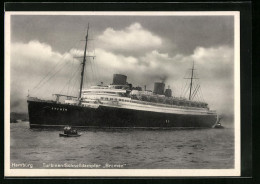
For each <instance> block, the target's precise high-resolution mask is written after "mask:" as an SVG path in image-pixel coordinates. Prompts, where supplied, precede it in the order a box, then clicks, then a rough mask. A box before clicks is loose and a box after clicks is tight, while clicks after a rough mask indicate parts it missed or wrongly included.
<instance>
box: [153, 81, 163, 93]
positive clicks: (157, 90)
mask: <svg viewBox="0 0 260 184" xmlns="http://www.w3.org/2000/svg"><path fill="white" fill-rule="evenodd" d="M164 87H165V84H164V83H163V82H155V83H154V90H153V92H154V93H155V94H158V95H163V94H164Z"/></svg>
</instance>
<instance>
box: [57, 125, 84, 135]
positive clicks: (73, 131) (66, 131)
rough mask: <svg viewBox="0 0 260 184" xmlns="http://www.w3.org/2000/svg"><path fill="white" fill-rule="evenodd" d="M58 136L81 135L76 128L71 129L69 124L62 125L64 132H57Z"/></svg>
mask: <svg viewBox="0 0 260 184" xmlns="http://www.w3.org/2000/svg"><path fill="white" fill-rule="evenodd" d="M59 135H60V137H79V136H81V135H80V134H79V133H78V131H77V129H73V128H71V127H70V126H66V127H64V133H60V134H59Z"/></svg>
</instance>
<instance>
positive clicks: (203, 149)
mask: <svg viewBox="0 0 260 184" xmlns="http://www.w3.org/2000/svg"><path fill="white" fill-rule="evenodd" d="M59 133H62V132H61V131H60V130H49V129H30V128H29V123H28V122H20V123H12V124H11V132H10V168H11V169H12V168H15V169H17V168H19V169H20V168H21V169H23V168H26V169H28V168H40V169H42V168H43V169H48V168H51V169H53V168H59V169H61V168H62V169H73V168H76V169H108V168H109V169H114V168H116V169H118V168H120V169H230V168H234V129H233V128H225V129H173V130H136V129H127V130H125V129H122V130H118V129H106V130H95V129H94V130H93V129H92V130H79V133H80V134H81V136H80V137H70V138H66V137H59Z"/></svg>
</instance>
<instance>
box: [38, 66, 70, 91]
mask: <svg viewBox="0 0 260 184" xmlns="http://www.w3.org/2000/svg"><path fill="white" fill-rule="evenodd" d="M68 63H69V61H67V62H65V63H64V64H63V65H62V66H61V68H60V69H59V70H57V71H56V72H55V73H54V74H53V75H52V76H50V77H49V79H48V80H47V81H45V82H44V83H43V84H42V87H43V86H44V85H45V84H46V83H47V82H48V81H49V80H51V79H52V78H53V77H54V76H55V75H56V74H57V73H58V72H59V71H61V69H63V68H64V67H65V66H66V65H68ZM38 90H39V88H38ZM36 91H37V90H36Z"/></svg>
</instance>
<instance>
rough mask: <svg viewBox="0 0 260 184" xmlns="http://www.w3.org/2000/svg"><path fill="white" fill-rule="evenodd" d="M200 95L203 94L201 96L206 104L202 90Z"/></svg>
mask: <svg viewBox="0 0 260 184" xmlns="http://www.w3.org/2000/svg"><path fill="white" fill-rule="evenodd" d="M200 93H201V96H202V100H203V102H205V100H204V96H203V93H202V90H200Z"/></svg>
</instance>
